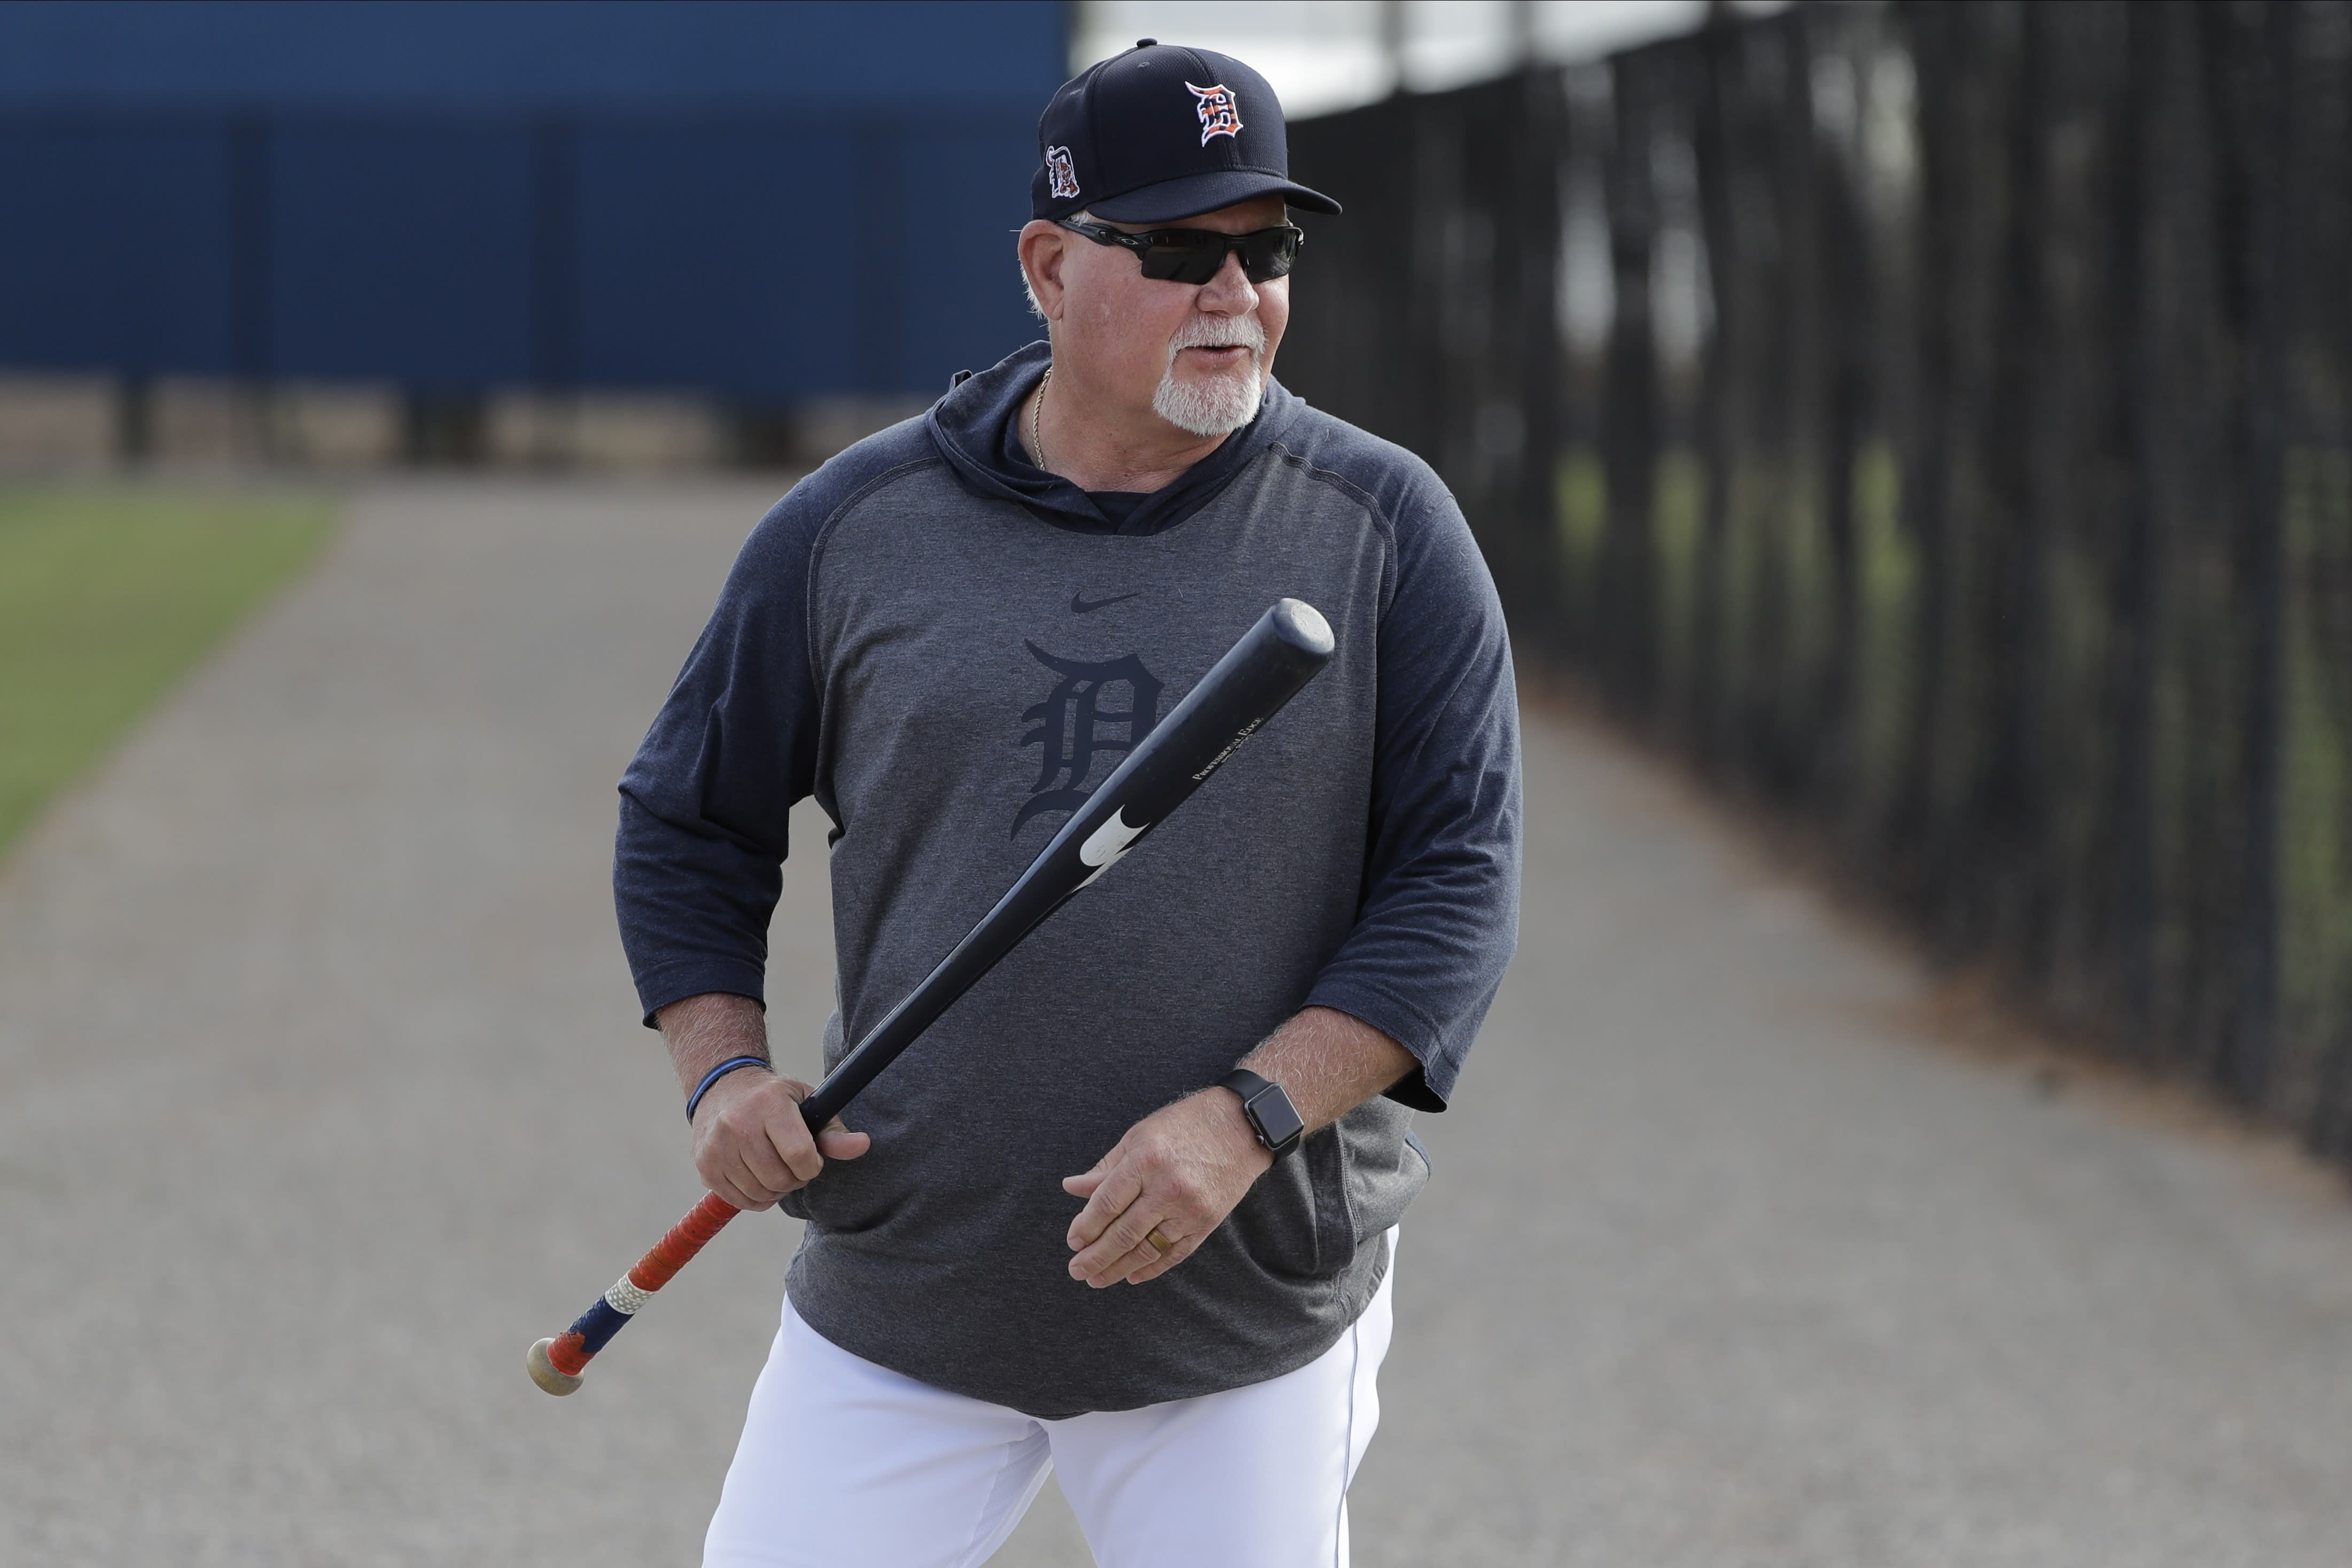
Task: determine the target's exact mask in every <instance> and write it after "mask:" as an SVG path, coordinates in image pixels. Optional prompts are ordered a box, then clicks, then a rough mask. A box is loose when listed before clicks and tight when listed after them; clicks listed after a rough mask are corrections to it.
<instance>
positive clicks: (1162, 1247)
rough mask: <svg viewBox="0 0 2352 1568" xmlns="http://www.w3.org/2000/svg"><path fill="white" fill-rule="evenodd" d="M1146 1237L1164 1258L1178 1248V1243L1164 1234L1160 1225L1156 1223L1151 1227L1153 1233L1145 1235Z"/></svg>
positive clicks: (1154, 1249) (1152, 1247)
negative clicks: (1161, 1232)
mask: <svg viewBox="0 0 2352 1568" xmlns="http://www.w3.org/2000/svg"><path fill="white" fill-rule="evenodd" d="M1144 1239H1145V1240H1146V1241H1149V1242H1150V1243H1151V1249H1152V1250H1153V1251H1155V1252H1157V1253H1159V1254H1160V1256H1161V1257H1162V1258H1165V1257H1167V1256H1168V1254H1170V1253H1171V1252H1173V1251H1175V1250H1176V1243H1174V1242H1173V1241H1171V1240H1169V1239H1168V1238H1166V1237H1165V1236H1162V1235H1161V1234H1160V1227H1158V1226H1156V1225H1155V1226H1153V1227H1152V1228H1151V1234H1150V1235H1149V1236H1147V1237H1145V1238H1144Z"/></svg>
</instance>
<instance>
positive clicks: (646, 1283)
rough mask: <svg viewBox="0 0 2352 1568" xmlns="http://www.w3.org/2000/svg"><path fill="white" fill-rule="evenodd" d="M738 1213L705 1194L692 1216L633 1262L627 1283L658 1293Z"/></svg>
mask: <svg viewBox="0 0 2352 1568" xmlns="http://www.w3.org/2000/svg"><path fill="white" fill-rule="evenodd" d="M742 1212H743V1211H742V1210H741V1209H740V1208H738V1207H735V1206H734V1205H733V1204H731V1203H730V1202H728V1201H727V1200H726V1199H725V1198H723V1197H719V1195H718V1194H717V1193H715V1192H713V1193H705V1194H704V1195H703V1198H702V1201H701V1202H700V1203H698V1204H696V1205H695V1206H694V1209H693V1212H691V1213H689V1214H688V1216H687V1217H686V1218H684V1219H681V1220H679V1221H678V1222H677V1224H676V1225H673V1226H671V1227H670V1228H669V1234H668V1235H667V1236H665V1237H663V1238H662V1239H660V1240H658V1241H656V1242H655V1243H654V1244H653V1248H652V1249H651V1250H650V1251H648V1252H647V1253H646V1255H645V1256H644V1257H642V1258H640V1259H638V1260H636V1263H635V1266H634V1267H632V1268H631V1269H630V1270H629V1283H631V1284H632V1285H635V1287H636V1288H637V1289H638V1290H640V1291H658V1290H660V1289H661V1288H662V1287H663V1286H664V1285H667V1284H668V1283H669V1282H670V1281H672V1280H673V1279H675V1278H677V1271H678V1270H680V1269H683V1268H685V1267H686V1266H687V1265H688V1263H691V1262H692V1261H694V1255H695V1254H696V1253H698V1252H699V1251H701V1250H702V1249H703V1248H704V1247H705V1246H707V1245H708V1244H709V1240H710V1239H711V1238H712V1237H714V1236H716V1235H718V1234H719V1232H720V1231H722V1230H724V1229H726V1228H727V1222H728V1221H729V1220H730V1219H732V1218H735V1217H736V1216H737V1215H739V1214H740V1213H742Z"/></svg>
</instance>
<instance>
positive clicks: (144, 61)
mask: <svg viewBox="0 0 2352 1568" xmlns="http://www.w3.org/2000/svg"><path fill="white" fill-rule="evenodd" d="M1063 27H1064V8H1063V7H1062V5H1059V4H1057V3H1055V0H1025V3H1024V0H995V3H990V0H961V3H956V4H924V3H905V4H863V5H859V4H830V5H828V4H804V5H735V4H722V5H710V4H699V3H692V0H687V3H680V0H672V3H670V4H666V5H629V4H601V3H600V4H546V3H541V4H509V3H507V0H487V3H478V4H473V5H410V4H379V3H376V0H351V3H345V4H259V5H254V4H245V3H242V0H236V3H220V0H215V3H205V0H180V3H178V4H165V5H150V4H96V3H90V0H83V3H80V4H62V5H60V4H47V3H29V4H28V3H17V4H6V5H0V214H5V219H6V227H7V230H8V231H9V235H10V239H9V242H8V243H7V244H5V245H0V365H9V366H15V367H20V368H42V369H59V370H113V371H124V372H129V373H134V374H158V373H184V374H200V375H237V376H250V377H264V378H266V377H288V376H322V377H359V378H367V379H379V380H394V381H399V382H405V383H407V384H410V385H413V386H416V387H420V388H425V389H431V390H467V389H473V388H479V387H485V386H493V385H522V384H535V385H544V386H606V387H685V388H701V389H707V390H710V391H714V392H720V393H723V394H726V395H730V396H734V397H739V398H742V399H745V400H748V401H753V402H781V401H784V400H788V399H791V398H794V397H801V396H806V395H812V394H822V393H840V392H876V393H888V392H933V391H936V390H938V389H939V388H940V386H942V385H943V384H944V382H945V380H946V377H947V376H948V375H949V373H950V372H951V371H956V370H958V369H961V368H964V367H967V366H971V367H977V366H980V365H983V364H987V363H989V362H992V361H994V360H995V359H997V358H998V357H1000V356H1001V355H1003V353H1005V352H1006V351H1008V350H1011V349H1012V348H1013V347H1015V346H1017V345H1018V344H1020V343H1022V342H1024V341H1026V340H1028V339H1029V338H1031V337H1032V336H1034V323H1033V322H1031V320H1030V319H1029V317H1028V315H1027V312H1026V310H1025V308H1024V307H1023V305H1022V302H1021V298H1020V289H1019V282H1018V279H1017V277H1016V276H1015V273H1014V268H1013V256H1012V239H1011V234H1010V231H1012V230H1013V229H1015V228H1018V227H1019V226H1020V225H1021V223H1022V221H1023V220H1024V218H1025V217H1026V216H1027V197H1028V181H1029V172H1030V168H1031V165H1032V163H1033V162H1034V158H1035V126H1036V120H1037V115H1038V113H1039V112H1040V110H1042V109H1043V108H1044V106H1045V99H1047V97H1048V96H1049V95H1050V94H1051V93H1052V91H1053V89H1054V88H1055V86H1056V85H1057V84H1058V83H1059V82H1060V80H1061V79H1062V75H1063V71H1064V62H1065V59H1066V41H1065V37H1064V33H1063Z"/></svg>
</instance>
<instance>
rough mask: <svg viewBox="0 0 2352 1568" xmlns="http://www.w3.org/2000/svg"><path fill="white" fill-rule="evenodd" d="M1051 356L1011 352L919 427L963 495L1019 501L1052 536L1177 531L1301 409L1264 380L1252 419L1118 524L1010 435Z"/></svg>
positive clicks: (953, 390)
mask: <svg viewBox="0 0 2352 1568" xmlns="http://www.w3.org/2000/svg"><path fill="white" fill-rule="evenodd" d="M1052 358H1053V350H1052V348H1051V346H1050V345H1048V344H1045V343H1042V342H1038V343H1031V344H1029V345H1027V346H1026V347H1024V348H1021V349H1017V350H1014V351H1013V352H1012V353H1010V354H1008V355H1006V356H1005V357H1004V358H1003V359H1002V360H999V361H997V362H996V363H995V364H993V365H991V366H990V367H989V368H988V369H986V370H984V371H980V372H979V373H978V374H976V375H970V376H966V377H964V378H963V379H962V380H961V381H960V382H957V383H956V384H955V385H954V386H952V387H950V388H949V389H948V394H947V396H945V397H943V398H941V399H940V401H939V402H935V403H933V404H932V405H931V410H930V413H928V414H926V415H925V416H924V423H925V425H926V426H927V427H928V428H929V431H930V435H931V440H932V442H933V444H936V445H937V446H938V447H939V449H940V455H941V456H943V457H945V458H946V459H947V461H948V465H949V466H950V467H951V468H953V469H954V470H955V473H956V477H957V478H959V479H960V480H961V481H962V482H963V486H964V487H965V488H966V489H968V490H970V491H971V493H972V494H974V495H976V496H988V497H994V498H996V499H999V500H1005V501H1017V502H1019V503H1020V504H1021V505H1022V506H1024V507H1028V508H1029V510H1030V511H1032V512H1033V513H1034V514H1036V516H1037V517H1039V518H1040V519H1041V520H1043V521H1045V522H1048V523H1052V524H1053V525H1055V527H1056V528H1076V529H1077V530H1079V531H1081V532H1086V533H1122V534H1156V533H1159V532H1160V531H1161V530H1162V529H1165V528H1174V527H1175V526H1176V525H1177V524H1178V523H1181V522H1182V521H1183V520H1184V519H1185V518H1186V517H1191V516H1192V514H1193V513H1194V512H1197V511H1199V510H1200V509H1201V508H1202V507H1204V506H1206V505H1208V503H1209V502H1210V501H1211V500H1213V498H1214V497H1216V495H1217V492H1218V491H1220V490H1222V489H1223V488H1224V487H1225V486H1226V485H1228V484H1230V483H1231V482H1232V481H1233V479H1234V476H1235V475H1237V474H1239V473H1240V472H1241V471H1242V470H1243V469H1244V468H1246V467H1248V466H1249V465H1250V464H1251V462H1252V461H1254V460H1255V458H1256V457H1257V455H1258V454H1259V453H1261V452H1263V451H1265V449H1266V447H1267V446H1269V445H1271V444H1273V443H1275V442H1276V441H1278V440H1280V439H1281V438H1282V435H1283V433H1284V432H1285V431H1286V430H1288V429H1289V427H1290V426H1291V424H1292V423H1295V422H1296V421H1297V417H1298V414H1299V411H1300V410H1301V409H1303V408H1304V407H1305V406H1306V405H1305V404H1304V403H1302V402H1299V401H1298V400H1297V398H1295V397H1293V396H1291V395H1290V393H1289V392H1286V391H1285V390H1284V389H1283V386H1282V383H1281V382H1277V381H1276V380H1274V379H1273V378H1272V377H1270V376H1269V377H1268V378H1267V379H1266V383H1265V396H1264V397H1262V398H1260V399H1259V400H1258V408H1257V417H1256V418H1255V419H1253V420H1251V421H1250V422H1249V423H1247V424H1245V425H1244V426H1242V428H1241V429H1239V430H1236V431H1234V433H1233V434H1231V435H1228V436H1227V437H1225V439H1224V441H1223V444H1221V445H1219V446H1218V448H1217V449H1216V450H1215V451H1214V452H1212V453H1210V454H1209V455H1207V456H1206V457H1203V458H1202V459H1201V461H1199V462H1198V463H1195V464H1193V465H1192V467H1190V468H1188V469H1186V470H1185V471H1184V473H1183V474H1182V475H1181V476H1180V477H1178V478H1177V480H1176V481H1175V482H1174V483H1173V484H1171V485H1170V486H1167V487H1166V488H1165V489H1161V490H1157V491H1154V492H1153V493H1152V494H1151V495H1150V497H1148V498H1147V499H1146V500H1145V501H1144V502H1143V504H1142V505H1141V506H1139V507H1137V508H1136V509H1135V511H1134V513H1133V515H1132V516H1130V517H1128V518H1127V520H1126V521H1125V522H1124V523H1116V522H1113V521H1112V520H1111V519H1110V518H1108V517H1105V516H1104V515H1103V512H1102V510H1101V508H1099V507H1097V506H1096V505H1095V503H1094V500H1093V498H1092V497H1089V496H1088V495H1087V493H1086V492H1085V491H1084V490H1081V489H1079V488H1078V487H1077V486H1076V485H1073V484H1071V483H1070V482H1069V481H1068V480H1067V479H1065V478H1063V477H1062V476H1060V475H1058V474H1052V473H1048V472H1046V471H1045V469H1043V468H1040V467H1038V466H1037V465H1035V464H1034V463H1032V462H1030V461H1029V458H1028V455H1027V452H1026V450H1025V449H1024V447H1023V445H1022V443H1021V440H1020V437H1019V434H1017V432H1016V431H1015V429H1014V427H1013V421H1014V420H1016V419H1017V418H1019V417H1020V414H1021V412H1022V410H1023V408H1024V406H1025V404H1026V403H1027V402H1028V398H1029V394H1030V393H1031V392H1035V391H1036V390H1037V383H1038V382H1040V381H1041V380H1043V379H1044V378H1045V366H1046V365H1047V363H1048V362H1050V361H1051V360H1052Z"/></svg>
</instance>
